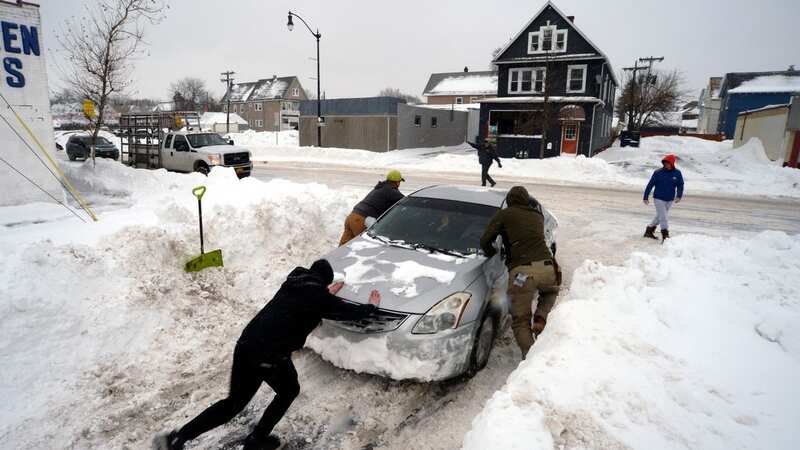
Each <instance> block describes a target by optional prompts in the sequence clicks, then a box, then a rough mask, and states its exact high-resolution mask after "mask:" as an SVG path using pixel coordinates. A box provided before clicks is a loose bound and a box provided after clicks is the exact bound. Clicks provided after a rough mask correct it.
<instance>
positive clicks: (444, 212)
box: [370, 197, 498, 254]
mask: <svg viewBox="0 0 800 450" xmlns="http://www.w3.org/2000/svg"><path fill="white" fill-rule="evenodd" d="M497 209H498V208H496V207H494V206H487V205H479V204H475V203H466V202H458V201H453V200H442V199H436V198H426V197H406V198H405V199H403V200H401V201H400V202H399V203H397V204H396V205H395V206H394V207H393V208H392V209H390V210H389V211H388V212H387V213H386V214H385V215H383V217H381V219H380V220H379V221H378V222H376V223H375V225H373V226H372V228H371V229H370V234H372V235H377V236H381V237H384V238H387V239H390V240H393V241H402V242H404V243H406V244H409V245H415V244H422V245H425V246H430V247H434V248H439V249H443V250H449V251H456V252H459V253H464V254H477V253H478V252H479V250H480V238H481V235H482V234H483V231H484V230H485V229H486V225H487V224H488V223H489V220H490V219H491V218H492V216H493V215H494V213H495V212H497Z"/></svg>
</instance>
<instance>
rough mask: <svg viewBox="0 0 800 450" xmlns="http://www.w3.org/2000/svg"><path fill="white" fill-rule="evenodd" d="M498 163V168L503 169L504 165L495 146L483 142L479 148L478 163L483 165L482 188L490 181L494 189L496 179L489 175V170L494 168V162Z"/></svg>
mask: <svg viewBox="0 0 800 450" xmlns="http://www.w3.org/2000/svg"><path fill="white" fill-rule="evenodd" d="M493 161H497V167H500V168H501V169H502V168H503V163H501V162H500V158H498V157H497V150H496V149H495V147H494V144H492V143H491V142H488V141H486V140H484V141H483V144H481V145H480V146H479V147H478V162H479V163H480V164H481V186H486V182H487V181H488V182H489V184H490V185H491V187H494V185H495V184H497V183H495V182H494V179H493V178H492V177H491V176H490V175H489V168H490V167H492V162H493Z"/></svg>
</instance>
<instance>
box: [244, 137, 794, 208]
mask: <svg viewBox="0 0 800 450" xmlns="http://www.w3.org/2000/svg"><path fill="white" fill-rule="evenodd" d="M292 133H294V132H290V133H281V136H280V142H281V144H280V145H276V144H275V135H274V133H255V132H248V133H240V134H232V135H231V137H233V139H234V141H236V143H237V144H240V145H243V146H245V147H248V148H249V149H250V150H251V151H252V152H253V160H254V161H262V162H304V163H316V164H325V165H343V166H348V167H356V168H374V169H383V168H386V167H393V168H396V169H400V170H405V171H411V172H421V171H424V172H436V173H443V172H447V173H475V172H479V171H480V167H479V166H478V162H477V156H476V154H475V150H474V149H473V148H472V147H470V146H469V145H466V144H464V145H461V146H456V147H440V148H433V149H430V148H428V149H408V150H399V151H393V152H388V153H376V152H370V151H365V150H351V149H336V148H314V147H298V146H297V145H296V143H295V142H293V139H295V138H296V137H295V136H296V135H295V134H292ZM731 147H732V144H731V142H730V141H728V142H712V141H705V140H702V139H698V138H691V137H678V136H672V137H650V138H644V139H643V140H642V146H641V147H640V148H630V147H627V148H624V149H623V148H621V147H612V148H610V149H608V150H606V151H604V152H602V153H601V154H599V155H598V156H597V157H595V158H584V157H581V156H579V157H559V158H549V159H545V160H535V159H529V160H519V159H505V160H504V161H503V168H502V169H501V168H498V167H496V166H495V167H494V168H493V175H497V176H505V177H514V178H515V179H529V180H531V181H533V180H538V181H544V182H548V183H554V182H555V183H569V184H580V185H595V186H603V187H620V188H635V189H640V188H642V187H643V186H644V185H645V184H647V181H648V179H649V178H650V175H651V174H652V173H653V170H655V169H657V168H658V167H660V162H659V161H660V160H661V158H663V157H664V155H666V154H668V153H675V154H676V155H677V157H678V163H677V165H678V168H679V169H681V171H682V172H683V176H684V179H685V180H686V186H687V190H688V192H705V193H716V194H725V195H752V196H771V197H792V198H798V197H800V171H798V170H794V169H790V168H784V167H781V166H780V164H778V163H774V162H772V161H770V160H769V159H768V158H767V157H766V155H765V154H764V150H763V148H762V146H761V144H760V142H759V141H757V140H753V141H751V142H749V143H747V144H746V145H745V146H742V147H740V148H737V149H732V148H731Z"/></svg>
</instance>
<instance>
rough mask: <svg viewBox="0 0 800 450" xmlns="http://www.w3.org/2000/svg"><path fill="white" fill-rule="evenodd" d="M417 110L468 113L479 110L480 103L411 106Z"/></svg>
mask: <svg viewBox="0 0 800 450" xmlns="http://www.w3.org/2000/svg"><path fill="white" fill-rule="evenodd" d="M411 106H415V107H418V108H428V109H445V110H448V111H449V110H451V109H452V110H454V111H469V110H470V109H481V104H480V103H449V104H446V105H432V104H422V105H411Z"/></svg>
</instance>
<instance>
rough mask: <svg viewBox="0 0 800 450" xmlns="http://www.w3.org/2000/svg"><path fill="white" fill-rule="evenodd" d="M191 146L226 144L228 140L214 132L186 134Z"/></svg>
mask: <svg viewBox="0 0 800 450" xmlns="http://www.w3.org/2000/svg"><path fill="white" fill-rule="evenodd" d="M186 138H187V139H189V144H191V146H192V148H200V147H206V146H208V145H228V141H226V140H225V139H223V138H222V136H220V135H218V134H216V133H202V134H187V135H186Z"/></svg>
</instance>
